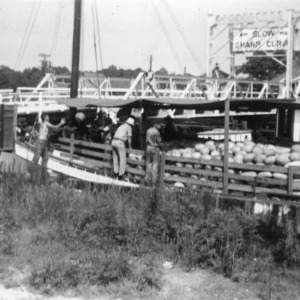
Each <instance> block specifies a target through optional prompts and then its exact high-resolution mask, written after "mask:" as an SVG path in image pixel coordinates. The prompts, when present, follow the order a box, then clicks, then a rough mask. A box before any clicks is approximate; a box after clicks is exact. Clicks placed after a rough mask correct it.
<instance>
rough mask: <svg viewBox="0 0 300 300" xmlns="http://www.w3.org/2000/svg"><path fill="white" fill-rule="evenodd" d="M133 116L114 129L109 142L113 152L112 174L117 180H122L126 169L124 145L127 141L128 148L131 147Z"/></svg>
mask: <svg viewBox="0 0 300 300" xmlns="http://www.w3.org/2000/svg"><path fill="white" fill-rule="evenodd" d="M134 121H135V118H134V117H133V116H130V117H129V118H128V119H127V121H126V122H125V123H124V124H122V125H121V126H120V127H119V128H118V129H117V131H116V133H115V135H114V138H113V140H112V142H111V146H112V153H113V167H114V175H115V177H117V178H118V179H119V180H123V176H124V174H125V170H126V147H125V143H126V142H127V141H128V146H129V149H131V138H132V127H133V126H134Z"/></svg>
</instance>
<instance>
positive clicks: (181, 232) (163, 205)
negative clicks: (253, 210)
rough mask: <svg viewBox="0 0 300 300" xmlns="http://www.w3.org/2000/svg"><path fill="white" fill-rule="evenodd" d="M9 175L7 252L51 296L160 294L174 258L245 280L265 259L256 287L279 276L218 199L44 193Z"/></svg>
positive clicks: (91, 191) (5, 182)
mask: <svg viewBox="0 0 300 300" xmlns="http://www.w3.org/2000/svg"><path fill="white" fill-rule="evenodd" d="M1 170H2V171H1V174H0V175H1V176H0V178H1V179H0V224H1V230H0V239H1V241H3V243H2V245H3V246H2V248H0V251H1V252H2V254H5V255H11V256H15V257H17V258H18V259H17V261H18V263H17V265H18V266H20V267H22V266H23V267H24V266H26V265H29V266H30V270H31V274H30V278H29V283H30V284H31V285H32V286H33V287H34V288H36V289H38V290H40V291H42V292H44V293H50V292H51V291H53V290H59V291H62V290H66V289H68V288H74V287H80V286H82V285H83V286H84V285H93V286H98V287H105V286H108V285H110V284H124V282H130V285H129V286H130V288H131V289H132V288H133V289H134V290H135V291H137V292H144V291H147V290H148V289H154V290H155V289H159V288H160V287H161V284H162V281H161V278H162V267H161V266H162V261H161V260H166V259H170V258H171V259H172V261H174V262H177V263H178V264H180V265H182V266H183V267H184V268H185V269H186V270H191V269H192V268H194V267H204V268H212V269H213V270H215V271H217V272H219V273H222V274H224V275H225V276H228V277H232V278H238V280H240V279H239V278H240V274H241V272H242V271H243V270H246V267H245V265H243V263H246V262H247V264H248V265H251V264H250V263H249V261H250V262H251V261H254V258H256V259H257V261H258V262H259V263H257V265H256V266H255V267H253V269H252V271H251V270H248V274H252V275H251V276H252V278H253V280H254V281H255V280H256V279H255V278H258V275H259V273H260V272H261V270H265V271H266V274H265V275H266V277H265V278H272V276H273V275H272V274H273V273H272V272H273V271H272V270H273V269H272V268H273V266H272V263H273V260H272V259H269V258H267V259H265V258H263V257H264V255H263V254H261V253H259V252H258V250H257V248H258V245H259V238H258V235H257V232H256V228H257V220H256V218H255V217H253V216H249V215H246V214H245V213H244V212H243V211H242V210H241V209H238V208H233V209H232V208H229V209H228V210H223V211H219V210H215V201H216V199H215V198H214V195H213V193H211V191H210V190H205V189H202V190H200V191H198V192H197V193H195V192H192V191H190V192H189V191H186V192H182V191H178V190H162V189H159V188H157V189H153V190H151V189H129V188H121V187H116V186H95V185H90V184H82V185H81V187H80V188H81V189H80V190H78V189H75V188H72V187H71V188H70V184H69V181H67V180H66V181H64V180H63V179H61V181H60V184H57V183H55V182H52V181H51V180H50V179H48V180H46V181H45V182H43V183H39V184H37V183H36V182H33V181H32V178H30V176H27V175H26V173H25V174H24V173H14V172H13V170H11V169H8V170H6V171H3V168H1ZM16 186H17V187H18V188H15V187H16ZM286 224H287V227H286V229H285V231H284V232H285V234H284V237H283V239H284V241H285V242H284V243H285V247H284V251H285V253H286V254H285V256H284V257H285V259H286V261H289V260H290V261H292V262H296V261H298V258H297V257H296V256H295V257H294V256H293V254H294V252H295V249H298V248H297V247H298V246H297V245H298V243H297V240H296V238H295V236H294V233H293V231H292V230H291V229H290V227H289V226H291V225H290V224H289V223H286ZM154 253H155V254H156V255H155V256H154ZM267 253H268V255H269V256H267V257H271V258H272V256H271V252H270V251H268V252H267ZM269 265H270V268H265V269H264V267H263V266H269ZM240 267H241V268H240ZM271 267H272V268H271ZM267 270H269V271H268V272H267ZM269 274H271V275H269ZM270 276H271V277H270ZM245 277H247V276H245ZM263 280H265V284H266V285H270V289H272V290H273V289H274V288H273V283H272V284H271V283H270V282H271V281H270V280H271V279H270V280H269V279H268V280H269V281H268V280H267V279H263ZM272 282H273V281H272Z"/></svg>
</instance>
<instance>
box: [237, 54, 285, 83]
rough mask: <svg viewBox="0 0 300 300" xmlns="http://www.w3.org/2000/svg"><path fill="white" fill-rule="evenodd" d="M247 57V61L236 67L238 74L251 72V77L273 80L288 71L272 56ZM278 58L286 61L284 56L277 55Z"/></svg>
mask: <svg viewBox="0 0 300 300" xmlns="http://www.w3.org/2000/svg"><path fill="white" fill-rule="evenodd" d="M263 54H264V53H261V52H256V53H255V55H263ZM277 54H278V53H277ZM280 58H281V59H280ZM246 59H247V62H246V63H244V64H242V65H241V66H237V67H236V74H239V73H244V74H249V79H256V80H271V79H273V78H275V77H276V76H278V75H280V74H282V73H284V72H285V71H286V69H285V67H284V66H283V65H281V64H280V63H278V62H276V61H275V60H274V59H272V58H271V57H267V56H266V57H247V58H246ZM277 59H280V60H281V61H282V62H283V63H285V62H284V59H282V57H279V58H278V57H277Z"/></svg>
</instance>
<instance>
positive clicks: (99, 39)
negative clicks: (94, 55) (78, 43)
mask: <svg viewBox="0 0 300 300" xmlns="http://www.w3.org/2000/svg"><path fill="white" fill-rule="evenodd" d="M94 3H95V12H96V22H97V33H98V36H97V37H98V45H99V56H100V68H101V70H102V69H103V59H102V46H101V35H100V26H99V17H98V8H97V1H96V0H94Z"/></svg>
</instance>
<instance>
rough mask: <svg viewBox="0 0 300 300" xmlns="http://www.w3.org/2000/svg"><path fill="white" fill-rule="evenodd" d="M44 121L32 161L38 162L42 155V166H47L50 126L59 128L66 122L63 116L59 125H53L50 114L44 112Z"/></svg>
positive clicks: (42, 117)
mask: <svg viewBox="0 0 300 300" xmlns="http://www.w3.org/2000/svg"><path fill="white" fill-rule="evenodd" d="M41 119H42V123H41V124H40V130H39V135H38V140H37V144H36V148H35V152H34V156H33V159H32V162H33V163H34V164H37V163H38V162H39V159H40V157H42V167H43V168H46V167H47V162H48V133H49V128H59V127H60V126H62V125H64V124H65V119H64V118H62V119H61V121H60V123H59V124H58V125H53V124H51V123H50V122H49V115H48V114H42V116H41Z"/></svg>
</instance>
